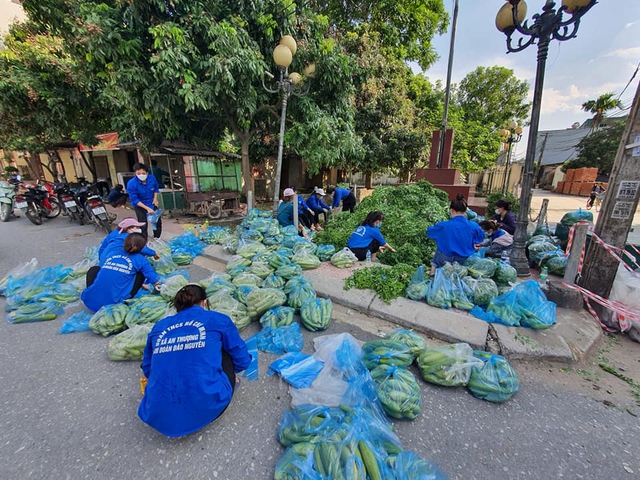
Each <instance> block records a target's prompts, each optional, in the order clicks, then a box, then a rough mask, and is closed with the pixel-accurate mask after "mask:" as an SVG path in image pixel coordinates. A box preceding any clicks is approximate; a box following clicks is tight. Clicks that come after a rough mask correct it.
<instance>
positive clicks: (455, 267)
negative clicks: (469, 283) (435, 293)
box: [442, 262, 469, 278]
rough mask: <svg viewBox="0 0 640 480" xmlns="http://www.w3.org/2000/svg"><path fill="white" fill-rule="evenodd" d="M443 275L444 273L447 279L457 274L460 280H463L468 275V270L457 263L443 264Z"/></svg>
mask: <svg viewBox="0 0 640 480" xmlns="http://www.w3.org/2000/svg"><path fill="white" fill-rule="evenodd" d="M442 269H443V270H444V273H446V274H447V275H448V276H449V277H451V276H452V275H453V274H454V273H455V274H457V275H458V276H459V277H460V278H464V277H466V276H467V275H468V272H469V271H468V269H467V267H465V266H464V265H460V264H459V263H458V262H453V263H449V262H445V264H444V265H443V266H442Z"/></svg>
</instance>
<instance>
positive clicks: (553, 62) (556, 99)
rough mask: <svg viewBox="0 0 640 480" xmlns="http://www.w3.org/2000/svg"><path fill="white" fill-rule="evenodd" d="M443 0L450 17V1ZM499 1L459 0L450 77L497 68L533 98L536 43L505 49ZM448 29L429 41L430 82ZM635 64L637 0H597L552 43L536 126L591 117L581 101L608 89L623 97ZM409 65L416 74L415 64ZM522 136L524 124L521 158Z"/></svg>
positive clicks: (639, 49)
mask: <svg viewBox="0 0 640 480" xmlns="http://www.w3.org/2000/svg"><path fill="white" fill-rule="evenodd" d="M444 3H445V6H446V7H447V9H448V11H449V13H450V15H451V17H452V18H453V5H454V0H444ZM504 3H505V2H504V0H459V10H458V25H457V30H456V41H455V51H454V56H453V59H454V60H453V71H452V82H454V83H455V82H459V81H460V80H461V79H462V78H464V76H465V75H466V74H467V73H469V72H471V71H472V70H474V69H475V68H476V67H477V66H479V65H482V66H485V67H490V66H493V65H500V66H504V67H507V68H510V69H512V70H513V71H514V74H515V76H516V77H518V78H519V79H521V80H527V82H529V85H530V87H531V88H530V91H529V100H531V98H532V95H533V84H534V80H535V71H536V55H537V46H536V45H531V46H529V47H528V48H527V49H525V50H523V51H522V52H518V53H509V54H507V53H506V51H507V47H506V36H505V35H504V34H503V33H501V32H500V31H498V30H497V29H496V27H495V16H496V13H497V12H498V10H499V9H500V7H502V6H503V5H504ZM557 3H558V4H560V3H561V0H558V2H557ZM544 4H545V0H527V5H528V14H527V18H531V16H532V15H533V14H535V13H542V7H543V5H544ZM450 30H451V27H449V32H447V33H446V34H444V35H442V36H439V37H436V38H435V39H434V41H433V45H434V47H435V48H436V51H437V52H438V54H439V55H440V60H438V62H436V63H435V64H434V65H433V66H432V67H431V68H430V69H429V70H428V71H425V72H423V73H424V74H425V75H426V76H427V77H429V79H430V80H431V81H435V80H438V79H440V80H442V82H443V84H444V83H445V81H446V78H447V62H448V58H449V43H450V41H451V36H450V35H451V34H450ZM639 63H640V0H600V1H599V3H598V4H596V5H595V6H594V7H593V8H592V9H591V10H590V11H589V12H587V13H586V14H585V15H584V16H583V17H582V19H581V20H580V27H579V30H578V36H577V37H576V38H573V39H571V40H567V41H564V42H559V41H557V40H552V41H551V45H550V48H549V56H548V58H547V66H546V73H545V80H544V90H543V96H542V110H541V115H540V128H539V130H540V131H542V130H556V129H563V128H570V127H571V124H573V123H574V122H580V123H582V122H583V121H584V120H586V119H588V118H589V117H590V116H591V115H590V114H588V113H586V112H583V111H582V110H581V105H582V103H583V102H585V101H587V100H591V99H595V98H597V97H598V96H599V95H601V94H603V93H607V92H615V93H616V94H620V93H621V92H622V90H623V89H624V88H625V85H626V84H627V82H628V81H629V79H630V78H631V76H632V75H633V73H634V71H635V70H636V68H637V66H638V64H639ZM412 68H413V69H414V71H420V67H417V66H413V67H412ZM639 79H640V72H638V74H637V75H636V77H635V79H634V80H633V82H632V83H631V84H630V85H629V86H628V87H627V89H626V91H625V92H624V94H622V96H621V97H620V98H621V100H622V102H623V103H624V106H625V107H629V106H630V105H631V102H632V100H633V96H634V94H635V91H636V88H637V86H638V80H639ZM627 111H628V110H627ZM612 114H613V115H619V114H622V112H613V113H612ZM527 137H528V129H527V128H525V132H524V135H523V138H522V141H521V142H520V143H519V144H517V145H516V150H515V155H516V157H523V156H524V153H525V151H526V144H527Z"/></svg>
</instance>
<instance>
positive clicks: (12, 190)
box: [0, 182, 16, 222]
mask: <svg viewBox="0 0 640 480" xmlns="http://www.w3.org/2000/svg"><path fill="white" fill-rule="evenodd" d="M15 196H16V187H15V186H14V185H11V184H10V183H9V182H0V220H2V221H3V222H8V221H9V219H10V218H11V214H12V213H13V203H14V198H15Z"/></svg>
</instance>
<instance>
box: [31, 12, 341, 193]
mask: <svg viewBox="0 0 640 480" xmlns="http://www.w3.org/2000/svg"><path fill="white" fill-rule="evenodd" d="M24 6H25V9H26V10H27V12H28V14H29V15H30V16H31V17H32V18H34V19H37V20H39V21H40V22H42V24H43V25H48V26H49V27H51V28H52V29H53V30H54V31H55V32H57V33H58V34H60V35H63V36H64V38H65V44H66V46H67V48H68V49H69V51H70V52H71V54H72V56H73V57H74V58H75V59H77V60H78V61H79V62H80V61H81V60H83V62H82V69H83V72H84V73H85V75H86V76H87V78H92V79H93V78H94V79H97V80H98V81H100V82H101V83H102V86H103V95H104V98H105V99H106V100H108V101H109V103H110V104H111V105H113V107H114V110H115V111H117V112H118V115H117V118H114V126H115V128H117V130H118V131H119V132H121V133H122V134H123V136H125V137H129V138H135V139H137V140H140V141H141V142H142V143H143V144H144V145H146V146H148V147H155V146H158V145H159V144H160V142H161V141H162V140H163V139H165V138H169V139H173V138H181V139H184V140H186V141H187V142H189V143H190V144H192V145H195V146H202V147H208V148H217V146H218V143H219V142H220V141H221V140H223V139H224V137H225V132H227V131H231V132H232V133H233V134H234V135H235V138H236V140H237V142H238V143H239V144H240V146H241V154H242V171H243V177H244V181H245V182H244V183H245V185H244V189H245V190H246V189H247V188H249V185H250V163H249V146H250V144H251V141H252V139H253V138H254V136H256V134H257V133H259V132H260V129H261V128H263V127H265V126H266V127H271V126H273V124H274V121H275V120H279V119H277V116H278V115H279V113H278V112H279V110H280V109H279V105H278V104H279V101H280V97H279V96H278V95H271V94H268V93H267V92H266V91H265V90H264V89H263V87H262V78H263V75H264V72H265V71H275V67H274V66H273V64H272V61H271V52H272V50H273V47H274V46H275V45H276V44H277V42H278V40H279V38H280V37H281V36H282V35H284V34H292V35H293V36H294V37H295V38H296V39H297V40H298V43H299V45H300V46H301V47H302V48H301V49H300V50H299V52H298V53H297V54H296V55H295V57H294V63H293V64H292V65H291V67H290V68H291V70H294V69H295V70H298V71H300V70H302V68H303V67H304V66H305V65H306V64H308V63H311V62H312V61H315V62H316V63H317V64H318V78H317V81H316V82H314V91H313V94H312V95H309V96H308V97H306V100H307V103H303V102H292V107H294V106H295V107H294V108H291V109H290V110H289V112H291V114H292V118H294V119H295V122H304V121H306V119H309V118H310V117H309V116H306V115H302V114H301V113H305V112H303V109H305V108H306V111H307V112H314V113H318V112H319V113H320V114H321V115H319V116H323V117H324V118H325V119H329V120H330V121H327V122H325V123H324V124H323V126H324V127H325V131H324V132H322V134H323V135H327V136H329V137H334V138H338V139H341V140H342V139H344V138H345V137H346V138H347V140H344V141H342V142H337V145H338V147H339V146H340V145H345V148H348V147H349V138H348V137H349V135H348V131H347V132H346V134H345V129H344V128H342V129H340V121H339V120H340V119H339V117H338V118H335V116H334V115H336V112H337V115H340V114H342V113H343V112H342V111H341V109H340V108H334V107H335V105H344V104H345V103H347V102H346V101H345V99H348V95H349V92H350V89H349V86H348V73H349V70H348V67H349V65H348V59H346V58H343V56H341V54H340V52H339V50H338V49H336V48H335V45H334V43H333V42H332V41H331V40H330V39H325V38H324V33H325V32H326V29H327V20H326V18H325V17H323V16H320V15H314V14H311V13H310V12H309V11H308V10H305V9H304V8H296V7H295V6H294V5H293V4H292V3H290V2H289V0H275V1H271V0H257V1H255V2H248V3H247V2H240V3H233V2H231V3H229V2H226V1H222V0H217V1H216V0H173V1H164V0H140V1H136V2H125V1H118V0H114V1H108V2H107V1H105V2H100V1H81V0H76V1H71V2H69V1H64V0H42V1H35V0H26V1H25V3H24ZM317 85H319V86H320V87H319V88H318V90H317V91H316V86H317ZM316 100H317V101H318V102H322V103H316ZM296 113H298V114H299V115H298V116H295V115H296ZM312 120H313V121H315V117H314V118H313V119H312ZM310 123H311V122H310ZM310 130H313V128H312V127H310V128H309V129H307V130H306V131H307V132H309V131H310ZM317 130H318V129H317V127H316V128H315V131H316V135H318V133H317ZM272 131H273V130H272ZM318 145H319V146H318V147H317V148H318V149H320V148H321V147H322V144H318ZM310 148H312V147H310ZM334 152H335V149H334ZM318 156H319V155H318ZM336 156H337V157H339V156H340V155H339V152H338V153H336Z"/></svg>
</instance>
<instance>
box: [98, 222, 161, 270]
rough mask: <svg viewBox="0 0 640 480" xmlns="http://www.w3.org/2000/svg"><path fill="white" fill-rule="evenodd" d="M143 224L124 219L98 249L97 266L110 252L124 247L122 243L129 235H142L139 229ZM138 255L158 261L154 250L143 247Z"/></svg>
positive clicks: (158, 256) (101, 263)
mask: <svg viewBox="0 0 640 480" xmlns="http://www.w3.org/2000/svg"><path fill="white" fill-rule="evenodd" d="M144 225H145V224H144V223H142V222H138V221H137V220H136V219H135V218H125V219H124V220H122V221H121V222H120V223H119V224H118V229H117V230H114V231H113V232H111V233H110V234H109V235H107V236H106V237H105V238H104V240H102V243H101V244H100V248H99V249H98V265H100V266H102V265H103V264H104V262H105V261H106V259H107V257H108V256H109V254H110V253H111V250H121V249H122V248H123V247H124V241H125V239H126V238H127V235H129V234H130V233H142V230H141V227H143V226H144ZM140 253H141V254H142V255H144V256H145V257H154V258H155V259H156V260H159V259H160V255H158V254H157V253H156V252H155V251H154V250H152V249H150V248H149V247H147V246H145V247H144V248H143V249H142V250H141V251H140Z"/></svg>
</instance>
